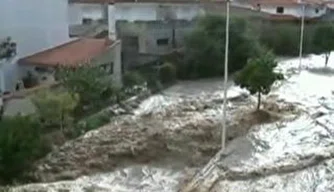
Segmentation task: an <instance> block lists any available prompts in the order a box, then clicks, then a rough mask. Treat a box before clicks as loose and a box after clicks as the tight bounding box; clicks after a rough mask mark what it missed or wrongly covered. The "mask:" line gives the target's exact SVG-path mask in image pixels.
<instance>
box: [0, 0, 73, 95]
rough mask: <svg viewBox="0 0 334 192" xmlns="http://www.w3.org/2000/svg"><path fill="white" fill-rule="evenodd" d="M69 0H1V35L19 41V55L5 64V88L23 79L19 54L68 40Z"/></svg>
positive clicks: (46, 47)
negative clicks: (19, 64)
mask: <svg viewBox="0 0 334 192" xmlns="http://www.w3.org/2000/svg"><path fill="white" fill-rule="evenodd" d="M67 6H68V3H67V0H57V1H55V0H43V1H41V0H24V1H22V0H1V1H0V31H1V33H0V39H2V38H4V37H6V36H10V37H12V40H13V41H14V42H16V43H17V57H16V58H14V59H12V60H9V61H7V62H6V63H4V64H3V70H4V73H5V80H6V83H5V84H6V88H5V89H6V91H13V90H14V88H15V84H16V82H17V81H18V80H19V79H20V73H19V68H18V67H17V65H16V61H17V60H18V59H19V58H22V57H25V56H28V55H31V54H34V53H36V52H39V51H42V50H45V49H48V48H51V47H54V46H56V45H59V44H62V43H65V42H67V41H68V40H69V37H68V34H69V32H68V10H67V8H68V7H67Z"/></svg>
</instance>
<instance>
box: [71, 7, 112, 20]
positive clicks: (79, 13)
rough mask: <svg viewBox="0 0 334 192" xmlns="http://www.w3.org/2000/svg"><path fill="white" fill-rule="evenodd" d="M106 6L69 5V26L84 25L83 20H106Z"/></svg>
mask: <svg viewBox="0 0 334 192" xmlns="http://www.w3.org/2000/svg"><path fill="white" fill-rule="evenodd" d="M105 6H106V5H103V4H91V3H70V4H69V24H70V25H79V24H82V19H83V18H89V19H93V20H99V19H103V18H104V11H105Z"/></svg>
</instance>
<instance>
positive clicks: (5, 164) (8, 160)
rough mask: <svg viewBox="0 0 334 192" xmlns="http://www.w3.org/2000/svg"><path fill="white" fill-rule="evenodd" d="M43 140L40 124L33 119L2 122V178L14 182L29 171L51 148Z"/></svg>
mask: <svg viewBox="0 0 334 192" xmlns="http://www.w3.org/2000/svg"><path fill="white" fill-rule="evenodd" d="M45 144H46V143H45V142H43V140H42V138H41V127H40V124H39V123H38V122H37V121H35V120H34V119H32V118H31V117H23V116H17V117H11V118H8V117H6V118H4V119H3V120H2V121H0V177H1V178H2V180H3V181H6V182H12V181H13V180H14V179H15V178H16V177H19V176H21V175H22V173H23V172H24V171H26V170H28V169H29V168H30V167H31V165H32V162H33V161H34V160H36V159H37V158H40V157H42V156H43V155H45V154H46V153H47V152H48V150H49V148H48V145H45Z"/></svg>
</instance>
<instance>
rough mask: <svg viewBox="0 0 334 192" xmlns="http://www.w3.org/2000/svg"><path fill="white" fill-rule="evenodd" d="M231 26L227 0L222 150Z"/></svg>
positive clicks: (228, 0) (223, 130)
mask: <svg viewBox="0 0 334 192" xmlns="http://www.w3.org/2000/svg"><path fill="white" fill-rule="evenodd" d="M229 28H230V0H226V29H225V63H224V103H223V127H222V150H224V149H225V144H226V108H227V79H228V43H229Z"/></svg>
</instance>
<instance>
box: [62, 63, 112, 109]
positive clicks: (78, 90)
mask: <svg viewBox="0 0 334 192" xmlns="http://www.w3.org/2000/svg"><path fill="white" fill-rule="evenodd" d="M57 78H58V79H59V81H60V83H61V84H62V85H63V86H64V87H65V88H66V89H67V90H68V91H69V92H70V93H72V94H78V95H79V98H80V104H81V107H84V106H88V107H96V106H101V105H103V103H105V101H107V100H109V99H110V98H112V97H113V96H115V95H114V93H115V86H114V85H113V81H112V79H111V77H110V74H108V73H107V72H106V71H104V70H102V69H100V68H99V67H96V66H94V65H90V64H87V65H82V66H80V67H78V68H76V69H69V68H60V69H58V71H57Z"/></svg>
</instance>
